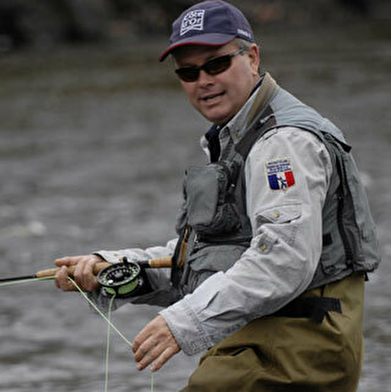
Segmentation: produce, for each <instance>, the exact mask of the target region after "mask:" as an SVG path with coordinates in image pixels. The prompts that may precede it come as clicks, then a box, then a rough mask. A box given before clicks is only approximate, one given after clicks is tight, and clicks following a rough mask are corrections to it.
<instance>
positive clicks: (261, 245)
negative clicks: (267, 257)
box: [259, 244, 267, 252]
mask: <svg viewBox="0 0 391 392" xmlns="http://www.w3.org/2000/svg"><path fill="white" fill-rule="evenodd" d="M259 249H261V250H262V251H263V252H264V251H265V250H266V249H267V245H266V244H260V245H259Z"/></svg>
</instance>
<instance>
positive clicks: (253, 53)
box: [247, 44, 260, 76]
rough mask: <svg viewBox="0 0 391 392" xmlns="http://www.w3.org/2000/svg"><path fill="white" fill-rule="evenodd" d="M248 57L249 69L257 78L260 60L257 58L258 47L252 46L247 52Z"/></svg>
mask: <svg viewBox="0 0 391 392" xmlns="http://www.w3.org/2000/svg"><path fill="white" fill-rule="evenodd" d="M247 54H248V57H249V59H250V67H251V69H252V71H253V75H254V76H257V75H259V64H260V58H259V48H258V45H256V44H252V45H251V46H250V47H249V48H248V50H247Z"/></svg>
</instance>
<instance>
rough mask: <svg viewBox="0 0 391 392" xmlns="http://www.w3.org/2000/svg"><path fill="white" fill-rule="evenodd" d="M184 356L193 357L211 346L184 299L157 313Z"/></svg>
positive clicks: (211, 343) (208, 338) (209, 340)
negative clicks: (163, 320)
mask: <svg viewBox="0 0 391 392" xmlns="http://www.w3.org/2000/svg"><path fill="white" fill-rule="evenodd" d="M159 313H160V314H161V315H162V316H163V318H164V319H165V320H166V322H167V324H168V326H169V328H170V330H171V332H172V333H173V335H174V337H175V339H176V341H177V342H178V344H179V346H180V347H181V349H182V351H183V352H184V353H185V354H186V355H194V354H197V353H199V352H201V351H204V350H206V349H209V348H210V347H212V346H213V344H214V342H212V341H211V339H210V336H208V334H206V333H205V331H204V329H203V328H202V325H201V323H200V322H199V320H198V319H197V317H196V314H195V313H194V312H193V310H192V309H191V308H190V306H189V305H188V304H187V301H186V297H185V298H184V299H182V300H181V301H178V302H176V303H175V304H173V305H171V306H170V307H168V308H166V309H164V310H162V311H161V312H159Z"/></svg>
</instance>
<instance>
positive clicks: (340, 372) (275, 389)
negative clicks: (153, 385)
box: [181, 273, 364, 392]
mask: <svg viewBox="0 0 391 392" xmlns="http://www.w3.org/2000/svg"><path fill="white" fill-rule="evenodd" d="M308 297H317V298H319V297H331V298H340V299H341V305H342V309H341V310H342V312H341V313H339V312H333V311H332V312H327V314H325V317H324V319H323V321H322V322H321V323H316V322H314V321H313V320H312V319H311V318H295V317H280V316H273V315H272V316H267V317H262V318H259V319H256V320H253V321H252V322H250V323H249V324H248V325H246V326H245V327H244V328H242V329H241V330H239V331H237V332H236V333H234V334H232V335H231V336H229V337H228V338H226V339H225V340H223V341H222V342H220V343H218V344H216V345H215V346H214V347H213V348H211V349H210V350H209V351H208V352H207V353H206V354H205V355H204V356H203V357H202V358H201V360H200V364H199V367H198V369H197V370H196V371H195V372H194V373H193V374H192V376H191V377H190V379H189V384H188V386H187V387H185V388H184V389H182V390H181V392H228V391H232V392H242V391H243V392H288V391H295V392H296V391H298V392H355V391H356V390H357V386H358V382H359V378H360V373H361V366H362V358H363V303H364V275H363V274H362V273H356V274H353V275H352V276H350V277H348V278H345V279H344V280H342V281H339V282H335V283H331V284H328V285H325V286H323V287H320V288H317V289H314V290H311V291H308V292H306V293H304V294H303V295H302V296H301V297H300V298H308Z"/></svg>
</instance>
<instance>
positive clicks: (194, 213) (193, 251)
mask: <svg viewBox="0 0 391 392" xmlns="http://www.w3.org/2000/svg"><path fill="white" fill-rule="evenodd" d="M248 118H249V119H252V120H250V121H251V123H248V125H247V127H246V129H245V130H244V131H243V132H241V134H240V137H239V138H238V139H237V140H235V141H234V142H233V143H231V144H228V146H227V147H226V148H225V149H224V150H223V151H222V152H221V155H220V159H219V161H218V162H214V163H209V164H207V165H203V166H193V167H190V168H189V169H188V170H187V171H186V176H185V181H184V187H183V193H184V202H183V205H182V208H181V213H180V215H179V217H178V221H177V231H178V234H179V235H180V239H179V241H178V246H177V249H176V251H175V253H174V268H173V272H172V281H173V284H174V286H176V287H179V288H180V290H181V291H182V292H183V294H186V293H188V292H192V291H193V290H194V289H195V288H196V287H197V286H198V285H199V284H200V283H202V281H203V280H205V279H206V278H207V277H208V276H210V275H211V274H213V273H215V272H217V271H226V270H228V269H229V268H230V267H231V266H232V265H233V264H234V263H235V262H236V261H237V260H238V259H239V258H240V256H241V254H242V253H243V252H244V251H245V250H246V249H247V248H248V247H249V245H250V241H251V239H252V228H251V224H250V219H249V217H248V216H247V214H246V184H245V176H244V162H245V160H246V158H247V156H248V154H249V153H250V151H251V148H252V146H253V145H254V143H255V142H257V141H258V140H260V138H261V137H262V136H263V135H265V134H266V133H267V132H268V131H270V130H272V129H276V128H281V127H294V128H295V129H299V130H302V131H303V132H311V133H312V134H314V135H316V136H317V137H318V138H319V139H320V140H321V141H322V142H323V143H324V145H325V146H326V148H327V150H328V152H329V154H330V157H331V162H332V167H333V170H332V176H331V180H330V184H329V188H328V192H327V195H326V199H325V203H324V207H323V210H322V228H323V244H322V253H321V257H320V260H319V263H318V266H317V269H316V272H315V275H314V277H313V280H312V282H311V283H310V285H309V286H308V288H307V290H311V289H314V288H316V287H320V286H322V285H324V284H328V283H331V282H335V281H338V280H341V279H343V278H345V277H347V276H349V275H351V274H352V273H353V272H358V271H362V272H364V273H367V272H371V271H373V270H375V269H376V268H377V267H378V265H379V263H380V251H379V244H378V241H377V237H376V229H375V224H374V222H373V219H372V216H371V213H370V209H369V204H368V201H367V197H366V193H365V190H364V187H363V185H362V183H361V180H360V176H359V173H358V170H357V168H356V165H355V162H354V160H353V157H352V155H351V153H350V150H351V147H350V146H349V145H348V144H347V143H346V141H345V139H344V137H343V134H342V132H341V131H340V130H339V129H338V128H337V127H336V126H335V125H334V124H332V123H331V122H330V121H329V120H327V119H325V118H323V117H322V116H321V115H320V114H319V113H317V112H316V111H315V110H313V109H312V108H310V107H308V106H307V105H305V104H303V103H302V102H300V101H299V100H298V99H296V98H295V97H293V96H292V95H291V94H289V93H288V92H287V91H285V90H283V89H282V88H280V87H279V86H278V85H277V84H276V82H275V81H274V80H273V79H272V78H271V76H270V75H269V74H265V76H264V80H263V82H262V84H261V86H260V88H259V90H258V92H257V96H256V97H255V100H254V103H253V105H252V107H251V110H250V113H249V115H248ZM268 219H269V220H270V222H271V223H282V220H283V219H284V217H283V216H279V215H278V214H277V215H273V214H270V217H268Z"/></svg>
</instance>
